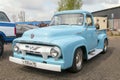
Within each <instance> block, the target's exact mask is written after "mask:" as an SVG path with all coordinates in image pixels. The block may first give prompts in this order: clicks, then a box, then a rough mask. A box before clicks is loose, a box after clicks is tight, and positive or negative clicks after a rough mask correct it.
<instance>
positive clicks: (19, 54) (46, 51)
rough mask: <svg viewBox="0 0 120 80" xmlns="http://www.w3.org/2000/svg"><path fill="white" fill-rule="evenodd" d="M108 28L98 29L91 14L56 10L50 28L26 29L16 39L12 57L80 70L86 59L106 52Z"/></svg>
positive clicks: (24, 62)
mask: <svg viewBox="0 0 120 80" xmlns="http://www.w3.org/2000/svg"><path fill="white" fill-rule="evenodd" d="M107 47H108V38H107V34H106V30H98V29H96V26H95V24H94V20H93V16H92V14H91V13H89V12H87V11H82V10H70V11H69V10H68V11H62V12H58V13H56V14H55V15H54V16H53V18H52V21H51V23H50V25H49V27H44V28H39V29H32V30H29V31H26V32H25V33H24V34H23V36H22V37H20V38H17V39H15V40H14V41H13V56H10V58H9V60H10V61H12V62H14V63H18V64H22V65H26V66H31V67H35V68H40V69H45V70H51V71H58V72H61V71H62V70H65V69H69V70H70V71H71V72H78V71H80V70H81V69H82V67H83V60H84V59H86V60H89V59H91V58H93V57H95V56H96V55H98V54H100V53H101V52H102V53H105V52H106V51H107Z"/></svg>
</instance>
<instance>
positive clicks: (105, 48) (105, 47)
mask: <svg viewBox="0 0 120 80" xmlns="http://www.w3.org/2000/svg"><path fill="white" fill-rule="evenodd" d="M104 50H105V51H107V42H106V41H105V45H104Z"/></svg>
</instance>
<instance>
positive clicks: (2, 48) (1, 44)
mask: <svg viewBox="0 0 120 80" xmlns="http://www.w3.org/2000/svg"><path fill="white" fill-rule="evenodd" d="M3 50H4V47H3V43H2V41H0V56H2V54H3Z"/></svg>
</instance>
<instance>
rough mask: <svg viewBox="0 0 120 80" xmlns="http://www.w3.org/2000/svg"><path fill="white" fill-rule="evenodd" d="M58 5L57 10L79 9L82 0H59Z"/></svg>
mask: <svg viewBox="0 0 120 80" xmlns="http://www.w3.org/2000/svg"><path fill="white" fill-rule="evenodd" d="M58 6H59V7H58V11H63V10H74V9H80V8H81V6H82V0H60V1H59V2H58Z"/></svg>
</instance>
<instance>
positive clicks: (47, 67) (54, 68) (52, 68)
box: [9, 56, 61, 72]
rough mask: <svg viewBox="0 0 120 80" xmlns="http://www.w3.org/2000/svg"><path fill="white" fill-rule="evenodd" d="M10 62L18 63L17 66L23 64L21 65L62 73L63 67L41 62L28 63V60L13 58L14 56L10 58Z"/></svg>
mask: <svg viewBox="0 0 120 80" xmlns="http://www.w3.org/2000/svg"><path fill="white" fill-rule="evenodd" d="M9 61H11V62H14V63H17V64H21V65H26V66H31V67H35V68H39V69H45V70H50V71H57V72H61V66H60V65H53V64H46V63H41V62H33V61H28V60H23V59H19V58H15V57H12V56H10V57H9Z"/></svg>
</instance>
